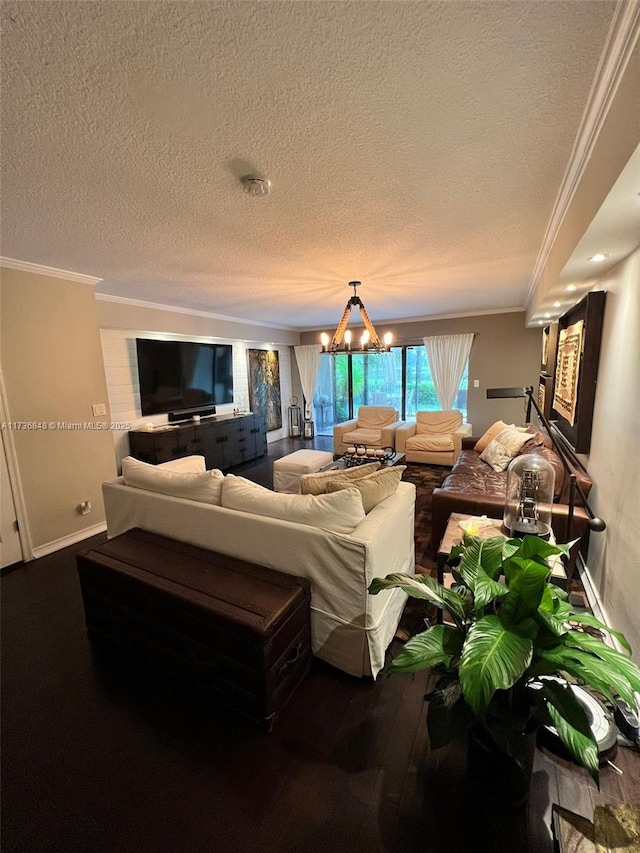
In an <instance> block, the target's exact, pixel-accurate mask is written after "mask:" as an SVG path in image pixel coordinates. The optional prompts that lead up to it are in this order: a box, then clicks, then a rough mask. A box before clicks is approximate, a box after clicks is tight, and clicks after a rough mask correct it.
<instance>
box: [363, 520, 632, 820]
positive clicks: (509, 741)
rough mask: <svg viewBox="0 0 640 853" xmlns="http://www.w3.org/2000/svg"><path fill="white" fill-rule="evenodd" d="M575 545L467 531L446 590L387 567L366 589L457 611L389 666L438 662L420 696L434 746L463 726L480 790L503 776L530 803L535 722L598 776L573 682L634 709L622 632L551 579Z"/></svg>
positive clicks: (410, 667)
mask: <svg viewBox="0 0 640 853" xmlns="http://www.w3.org/2000/svg"><path fill="white" fill-rule="evenodd" d="M571 544H573V543H571ZM571 544H570V545H551V544H549V543H548V542H546V541H544V540H543V539H540V538H538V537H536V536H525V537H524V538H523V539H512V540H505V539H503V538H502V537H496V538H492V539H484V540H483V539H479V538H477V537H474V536H469V535H465V538H464V544H463V545H462V546H460V547H458V548H455V549H454V550H453V551H452V553H451V555H450V557H449V560H448V562H449V564H450V566H452V573H453V577H454V582H455V583H454V585H453V586H452V588H451V589H447V588H445V587H444V586H442V585H441V584H439V583H437V581H435V580H434V579H433V578H432V577H431V576H430V575H427V574H419V575H405V574H391V575H388V576H387V577H386V578H376V579H375V580H374V581H373V582H372V583H371V585H370V587H369V592H370V593H372V594H374V595H375V594H377V593H379V592H380V591H381V590H384V589H392V588H394V587H400V588H401V589H403V590H404V591H405V592H407V593H408V594H409V595H410V596H413V597H414V598H420V599H424V600H426V601H430V602H432V603H434V604H436V605H437V606H438V607H440V608H443V609H446V610H447V611H448V613H449V614H450V616H451V619H452V620H453V624H452V625H448V624H445V625H434V626H432V627H431V628H429V629H428V630H427V631H424V632H422V633H420V634H417V635H416V636H414V637H413V638H411V639H410V640H409V641H408V642H407V643H406V644H405V646H404V648H403V649H402V651H401V652H400V654H398V656H397V657H396V658H395V659H394V661H393V662H392V664H391V672H400V673H414V672H418V671H420V670H423V669H426V668H430V669H431V670H432V672H433V674H434V676H435V678H436V681H435V689H434V690H433V692H432V693H430V694H428V695H427V696H426V697H425V698H426V699H428V700H429V707H428V712H427V726H428V730H429V737H430V740H431V746H432V748H433V749H437V748H438V747H440V746H443V745H445V744H446V743H449V742H450V741H451V740H452V739H454V738H457V737H460V736H463V735H465V734H466V735H467V738H468V746H469V751H468V767H469V771H470V773H473V772H475V771H478V770H480V771H481V772H482V774H483V775H484V779H483V781H482V784H483V787H484V789H485V790H489V789H491V788H492V787H494V788H495V786H496V785H498V784H499V785H500V797H501V799H502V800H503V801H504V798H508V797H509V795H511V802H512V803H516V802H522V801H523V800H524V799H526V795H527V792H528V788H529V777H530V773H531V764H532V761H533V751H534V749H535V731H536V728H537V726H538V725H539V724H545V725H552V726H553V727H554V728H555V729H556V731H557V733H558V736H559V738H560V740H561V741H562V743H563V744H564V746H565V748H566V749H567V750H568V752H569V753H570V754H571V755H572V757H573V758H574V759H575V760H576V761H577V762H578V763H580V764H581V765H582V766H583V767H585V768H586V769H587V770H588V771H589V773H590V774H591V775H592V776H593V778H594V779H595V780H596V782H597V781H598V749H597V744H596V741H595V739H594V736H593V734H592V732H591V729H590V727H589V723H588V720H587V715H586V713H585V711H584V709H583V706H582V705H581V704H580V702H579V701H578V700H577V699H576V696H575V694H574V692H573V691H572V690H571V688H570V686H569V683H568V681H567V679H568V680H569V681H574V682H577V683H579V684H585V685H588V686H590V687H592V688H594V689H595V690H596V691H598V692H599V693H601V694H602V695H604V696H605V697H607V698H608V699H609V700H610V701H613V699H614V695H618V696H620V697H622V698H623V699H624V700H625V701H627V702H628V703H629V704H630V705H631V706H632V707H633V706H634V705H635V702H634V697H633V691H634V690H635V691H640V669H638V667H637V666H636V665H635V664H634V663H633V662H632V661H631V659H630V658H629V657H627V656H626V655H625V654H622V653H621V652H618V651H616V650H615V649H613V648H612V647H611V646H610V645H608V644H607V643H606V642H604V640H603V635H604V634H612V635H614V636H615V637H616V638H617V639H618V641H619V642H620V644H621V645H622V646H623V647H624V648H626V649H628V650H629V652H630V651H631V650H630V648H629V644H628V643H627V641H626V639H625V638H624V636H623V635H622V634H620V633H619V632H617V631H613V630H612V629H611V628H609V627H607V626H606V625H604V624H602V623H601V622H600V621H598V620H597V619H596V618H595V617H594V616H592V615H590V614H588V613H575V612H574V611H573V610H572V608H571V605H570V604H569V602H568V596H567V593H566V592H564V591H563V590H562V589H560V588H559V587H558V586H556V585H554V584H552V583H551V582H550V576H551V570H550V568H549V565H548V562H547V561H548V559H549V558H550V557H554V556H555V555H568V554H569V550H570V548H571ZM501 575H504V582H500V580H499V578H500V577H501ZM553 676H556V677H555V678H554V677H553Z"/></svg>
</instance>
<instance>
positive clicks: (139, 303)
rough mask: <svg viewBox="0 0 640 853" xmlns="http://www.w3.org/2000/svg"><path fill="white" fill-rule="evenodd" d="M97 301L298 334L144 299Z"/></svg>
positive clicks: (103, 296)
mask: <svg viewBox="0 0 640 853" xmlns="http://www.w3.org/2000/svg"><path fill="white" fill-rule="evenodd" d="M96 299H99V300H100V301H101V302H117V303H119V304H120V305H131V306H132V307H134V308H151V309H154V310H156V311H170V312H171V313H172V314H190V315H191V316H193V317H207V318H208V319H210V320H224V321H226V322H227V323H242V324H243V325H245V326H258V327H259V328H265V329H280V330H282V331H283V332H297V331H298V329H295V328H294V327H293V326H279V325H276V323H263V322H262V321H260V322H257V321H256V320H247V319H246V318H243V317H229V316H227V315H226V314H215V313H214V312H212V311H199V310H197V309H196V308H183V307H181V306H178V305H164V304H162V303H160V302H146V301H144V300H142V299H131V298H130V297H128V296H113V295H112V294H110V293H96Z"/></svg>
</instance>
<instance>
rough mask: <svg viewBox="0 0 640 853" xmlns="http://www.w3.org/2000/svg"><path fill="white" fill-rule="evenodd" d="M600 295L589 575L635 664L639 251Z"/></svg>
mask: <svg viewBox="0 0 640 853" xmlns="http://www.w3.org/2000/svg"><path fill="white" fill-rule="evenodd" d="M598 289H600V290H606V291H607V299H606V306H605V315H604V327H603V334H602V345H601V355H600V365H599V368H598V386H597V392H596V400H595V407H594V416H593V434H592V439H591V450H590V453H589V456H588V462H587V467H588V469H589V473H590V475H591V476H592V478H593V480H594V483H595V486H594V489H593V491H592V493H591V496H590V503H591V506H592V508H593V510H594V512H595V513H596V515H599V516H602V518H604V520H605V521H606V523H607V530H606V532H604V533H593V534H592V535H591V539H590V545H589V554H588V558H587V572H588V575H589V577H590V579H591V581H592V584H593V586H594V588H595V591H596V593H597V595H598V597H599V600H600V601H599V603H600V605H601V606H602V609H603V613H604V616H605V619H606V621H607V622H608V624H610V625H611V626H612V627H613V628H616V629H617V630H620V631H622V632H623V633H624V634H625V635H626V637H627V639H628V640H629V642H630V643H631V646H632V648H633V650H634V658H635V660H638V659H640V536H639V535H638V531H639V530H640V525H639V524H638V513H639V512H640V474H639V470H640V249H638V250H636V251H635V252H634V253H633V254H632V255H630V256H629V257H628V258H627V259H626V260H625V261H623V262H622V263H621V264H619V265H618V266H617V267H616V268H615V269H614V270H612V271H611V273H609V274H608V275H607V276H606V277H605V278H603V279H602V281H600V282H599V285H598Z"/></svg>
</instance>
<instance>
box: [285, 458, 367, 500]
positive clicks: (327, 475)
mask: <svg viewBox="0 0 640 853" xmlns="http://www.w3.org/2000/svg"><path fill="white" fill-rule="evenodd" d="M379 468H380V463H379V462H367V463H366V464H365V465H356V466H355V467H353V468H333V469H332V470H331V471H319V472H318V473H317V474H303V475H302V477H300V494H302V495H326V494H328V493H329V483H331V482H334V481H335V482H341V483H345V482H346V483H349V482H352V481H353V480H360V479H362V477H367V476H368V475H369V474H373V472H374V471H377V470H378V469H379Z"/></svg>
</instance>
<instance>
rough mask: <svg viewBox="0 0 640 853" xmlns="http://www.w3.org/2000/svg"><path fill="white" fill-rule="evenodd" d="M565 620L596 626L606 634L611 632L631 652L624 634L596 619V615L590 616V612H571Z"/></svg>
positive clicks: (591, 626)
mask: <svg viewBox="0 0 640 853" xmlns="http://www.w3.org/2000/svg"><path fill="white" fill-rule="evenodd" d="M569 609H570V608H569ZM567 620H568V621H569V622H575V623H577V624H578V625H588V626H589V627H590V628H597V630H598V631H604V632H605V633H606V634H613V636H614V637H616V639H617V640H618V642H619V643H620V644H621V645H622V646H624V648H625V649H626V650H627V651H628V652H629V654H631V646H630V645H629V643H628V641H627V638H626V637H625V635H624V634H623V633H621V632H620V631H614V630H613V628H609V626H608V625H605V624H604V622H601V621H600V620H599V619H596V617H595V616H592V615H591V614H590V613H571V615H570V616H569V615H567Z"/></svg>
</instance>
